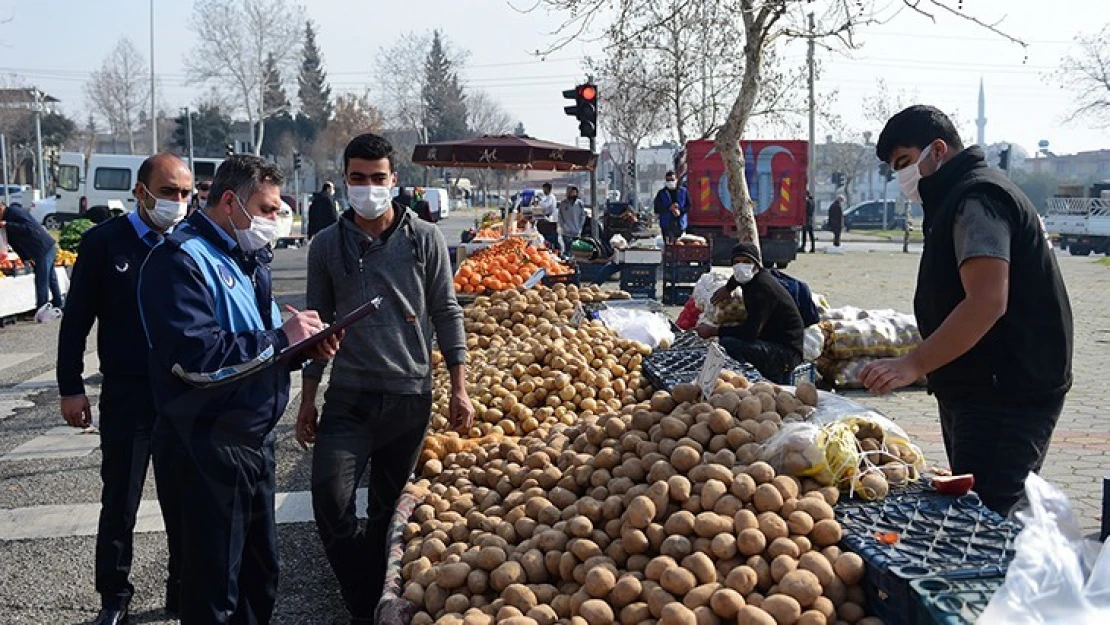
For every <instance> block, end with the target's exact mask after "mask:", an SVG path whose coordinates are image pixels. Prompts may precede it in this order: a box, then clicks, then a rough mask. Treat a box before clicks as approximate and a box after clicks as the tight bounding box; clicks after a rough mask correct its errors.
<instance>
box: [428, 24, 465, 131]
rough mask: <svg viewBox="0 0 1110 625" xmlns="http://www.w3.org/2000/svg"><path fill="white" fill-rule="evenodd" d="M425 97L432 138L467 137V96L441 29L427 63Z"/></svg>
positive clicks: (433, 43) (433, 39) (436, 33)
mask: <svg viewBox="0 0 1110 625" xmlns="http://www.w3.org/2000/svg"><path fill="white" fill-rule="evenodd" d="M423 98H424V126H425V127H426V128H427V129H428V141H450V140H452V139H463V138H465V137H466V136H467V134H468V133H467V122H466V95H465V94H464V93H463V88H462V85H460V84H459V75H458V73H457V72H456V71H455V69H454V67H453V63H452V62H451V59H450V58H449V57H448V55H447V50H446V47H445V45H444V43H443V37H442V36H441V35H440V32H439V31H438V30H437V31H435V33H434V35H433V37H432V48H431V50H429V51H428V57H427V59H426V60H425V62H424V93H423Z"/></svg>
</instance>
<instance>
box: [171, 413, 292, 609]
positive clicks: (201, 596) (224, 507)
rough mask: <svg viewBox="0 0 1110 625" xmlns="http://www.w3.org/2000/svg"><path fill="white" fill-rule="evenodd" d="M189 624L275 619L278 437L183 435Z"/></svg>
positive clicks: (184, 604) (184, 587)
mask: <svg viewBox="0 0 1110 625" xmlns="http://www.w3.org/2000/svg"><path fill="white" fill-rule="evenodd" d="M179 440H181V441H182V446H181V447H179V448H178V450H177V454H180V455H179V456H178V457H177V458H176V460H177V461H178V462H180V463H181V464H180V467H181V477H182V480H181V497H180V500H179V502H180V505H181V510H182V511H183V513H184V516H183V523H182V526H181V527H182V532H181V559H180V560H181V606H180V610H181V611H180V615H181V623H182V624H183V625H215V624H219V625H224V624H234V625H256V624H263V623H269V622H270V618H271V616H272V615H273V613H274V603H275V601H276V600H277V584H278V547H277V528H276V527H275V525H274V491H275V490H276V478H275V475H274V442H273V436H272V435H271V436H269V437H268V438H267V440H266V442H264V443H263V444H262V445H261V446H252V445H245V444H241V443H238V442H227V441H220V440H215V439H212V438H211V437H202V436H200V435H195V436H181V437H180V438H179Z"/></svg>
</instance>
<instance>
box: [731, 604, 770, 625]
mask: <svg viewBox="0 0 1110 625" xmlns="http://www.w3.org/2000/svg"><path fill="white" fill-rule="evenodd" d="M736 623H737V625H776V623H778V621H776V620H775V617H773V616H771V615H770V614H768V613H766V612H764V611H763V608H758V607H756V606H754V605H746V606H744V607H742V608H740V612H739V613H737V615H736ZM780 625H781V624H780Z"/></svg>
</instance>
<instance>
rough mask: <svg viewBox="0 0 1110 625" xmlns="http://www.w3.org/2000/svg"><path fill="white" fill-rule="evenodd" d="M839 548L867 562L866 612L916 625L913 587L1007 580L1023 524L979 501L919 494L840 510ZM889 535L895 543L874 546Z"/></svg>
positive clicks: (889, 621)
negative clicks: (924, 582)
mask: <svg viewBox="0 0 1110 625" xmlns="http://www.w3.org/2000/svg"><path fill="white" fill-rule="evenodd" d="M837 520H838V521H840V525H841V527H842V528H843V530H844V538H843V541H842V543H843V545H844V547H846V548H847V549H850V550H852V551H854V552H856V553H857V554H859V555H860V557H862V558H863V560H864V562H866V563H867V575H866V578H865V584H864V589H865V591H866V592H867V599H868V607H869V608H871V609H872V611H873V612H874V614H875V615H876V616H878V617H880V618H882V619H883V620H884V621H886V622H888V623H909V624H910V625H913V624H914V621H913V618H914V614H915V611H916V610H915V607H914V603H915V600H914V596H913V590H912V589H911V587H910V583H911V582H912V581H913V580H916V579H922V578H925V577H941V578H944V579H949V580H951V579H980V578H988V577H999V576H1004V575H1005V574H1006V569H1007V568H1008V567H1009V564H1010V561H1011V560H1012V559H1013V557H1014V546H1013V543H1014V538H1016V537H1017V534H1018V532H1019V531H1020V526H1019V525H1018V524H1017V523H1014V522H1012V521H1007V520H1005V519H1003V518H1002V517H1001V516H999V515H998V514H997V513H995V512H992V511H991V510H989V509H987V508H986V507H985V506H983V504H982V502H980V501H979V497H978V496H976V495H970V496H966V497H956V498H953V497H946V496H941V495H936V494H932V495H930V494H928V493H923V494H920V495H911V496H902V497H893V498H887V499H884V500H881V501H876V502H873V503H868V504H861V505H857V506H845V507H839V506H838V508H837ZM880 532H882V533H885V532H894V533H897V534H898V542H896V543H894V544H892V545H887V544H884V543H881V542H879V541H878V540H877V539H876V538H875V535H876V533H880Z"/></svg>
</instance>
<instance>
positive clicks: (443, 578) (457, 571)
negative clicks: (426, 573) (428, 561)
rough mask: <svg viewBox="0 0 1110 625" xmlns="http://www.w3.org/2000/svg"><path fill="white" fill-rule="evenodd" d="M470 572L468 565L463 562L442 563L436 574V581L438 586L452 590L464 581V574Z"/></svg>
mask: <svg viewBox="0 0 1110 625" xmlns="http://www.w3.org/2000/svg"><path fill="white" fill-rule="evenodd" d="M469 574H470V565H468V564H466V563H465V562H454V563H451V564H443V565H441V566H440V567H439V572H438V574H437V575H436V583H437V584H439V586H440V588H444V589H446V590H454V589H455V588H459V587H460V586H462V585H464V584H465V583H466V576H467V575H469Z"/></svg>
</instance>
